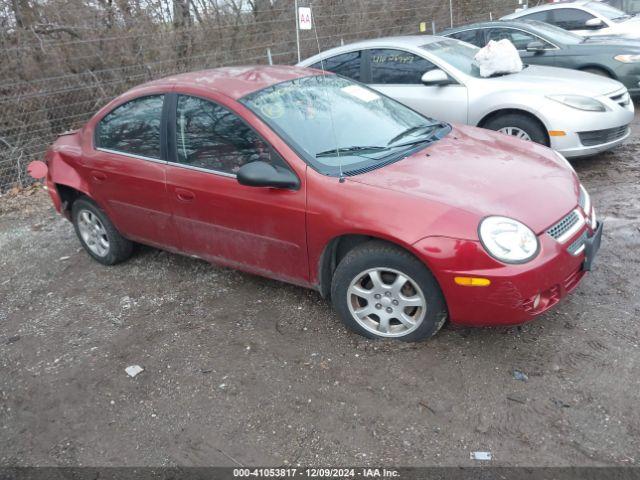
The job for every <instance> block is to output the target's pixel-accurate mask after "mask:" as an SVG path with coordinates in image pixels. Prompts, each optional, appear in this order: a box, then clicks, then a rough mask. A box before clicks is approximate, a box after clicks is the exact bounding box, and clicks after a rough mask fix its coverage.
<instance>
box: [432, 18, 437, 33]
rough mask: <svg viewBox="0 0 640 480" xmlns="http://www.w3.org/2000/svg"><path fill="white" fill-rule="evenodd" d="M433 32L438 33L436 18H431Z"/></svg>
mask: <svg viewBox="0 0 640 480" xmlns="http://www.w3.org/2000/svg"><path fill="white" fill-rule="evenodd" d="M431 32H433V34H434V35H435V34H436V21H435V20H431Z"/></svg>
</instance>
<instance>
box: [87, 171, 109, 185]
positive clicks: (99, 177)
mask: <svg viewBox="0 0 640 480" xmlns="http://www.w3.org/2000/svg"><path fill="white" fill-rule="evenodd" d="M91 178H92V179H93V180H94V181H95V182H96V183H102V182H104V181H105V180H106V179H107V176H106V175H105V174H104V173H102V172H91Z"/></svg>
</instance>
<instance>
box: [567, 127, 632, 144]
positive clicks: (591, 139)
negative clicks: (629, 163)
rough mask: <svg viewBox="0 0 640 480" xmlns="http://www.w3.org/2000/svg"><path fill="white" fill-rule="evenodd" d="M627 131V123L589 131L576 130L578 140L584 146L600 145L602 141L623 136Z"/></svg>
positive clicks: (609, 140)
mask: <svg viewBox="0 0 640 480" xmlns="http://www.w3.org/2000/svg"><path fill="white" fill-rule="evenodd" d="M628 131H629V127H628V126H627V125H623V126H622V127H615V128H607V129H605V130H593V131H591V132H578V136H579V137H580V142H581V143H582V145H584V146H585V147H592V146H594V145H601V144H603V143H609V142H613V141H615V140H618V139H620V138H622V137H624V136H625V135H626V134H627V132H628Z"/></svg>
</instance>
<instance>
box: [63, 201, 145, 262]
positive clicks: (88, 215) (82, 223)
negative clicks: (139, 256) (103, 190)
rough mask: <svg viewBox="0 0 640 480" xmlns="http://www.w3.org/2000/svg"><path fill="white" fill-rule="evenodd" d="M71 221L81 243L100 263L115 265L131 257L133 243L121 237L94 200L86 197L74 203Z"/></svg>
mask: <svg viewBox="0 0 640 480" xmlns="http://www.w3.org/2000/svg"><path fill="white" fill-rule="evenodd" d="M71 219H72V221H73V226H74V228H75V231H76V235H78V239H80V243H81V244H82V246H83V247H84V249H85V250H86V251H87V253H88V254H89V255H91V256H92V257H93V258H94V259H95V260H97V261H98V262H100V263H102V264H103V265H115V264H117V263H120V262H123V261H124V260H126V259H128V258H129V257H130V256H131V253H132V252H133V242H131V241H129V240H127V239H126V238H124V237H123V236H122V235H120V232H118V230H117V229H116V227H115V226H114V225H113V223H111V220H109V217H107V214H106V213H104V212H103V211H102V209H101V208H100V207H98V205H96V204H95V203H94V202H93V201H92V200H90V199H88V198H86V197H85V198H79V199H78V200H76V201H75V202H73V205H72V207H71Z"/></svg>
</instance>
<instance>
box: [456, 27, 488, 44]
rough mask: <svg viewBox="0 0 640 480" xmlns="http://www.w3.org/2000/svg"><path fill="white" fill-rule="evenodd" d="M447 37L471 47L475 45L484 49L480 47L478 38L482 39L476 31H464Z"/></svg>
mask: <svg viewBox="0 0 640 480" xmlns="http://www.w3.org/2000/svg"><path fill="white" fill-rule="evenodd" d="M447 36H448V37H451V38H455V39H456V40H461V41H463V42H467V43H471V44H472V45H476V46H478V47H484V45H480V44H481V43H482V40H480V39H479V38H478V37H482V35H481V34H480V35H478V30H465V31H463V32H456V33H452V34H451V35H447Z"/></svg>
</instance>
